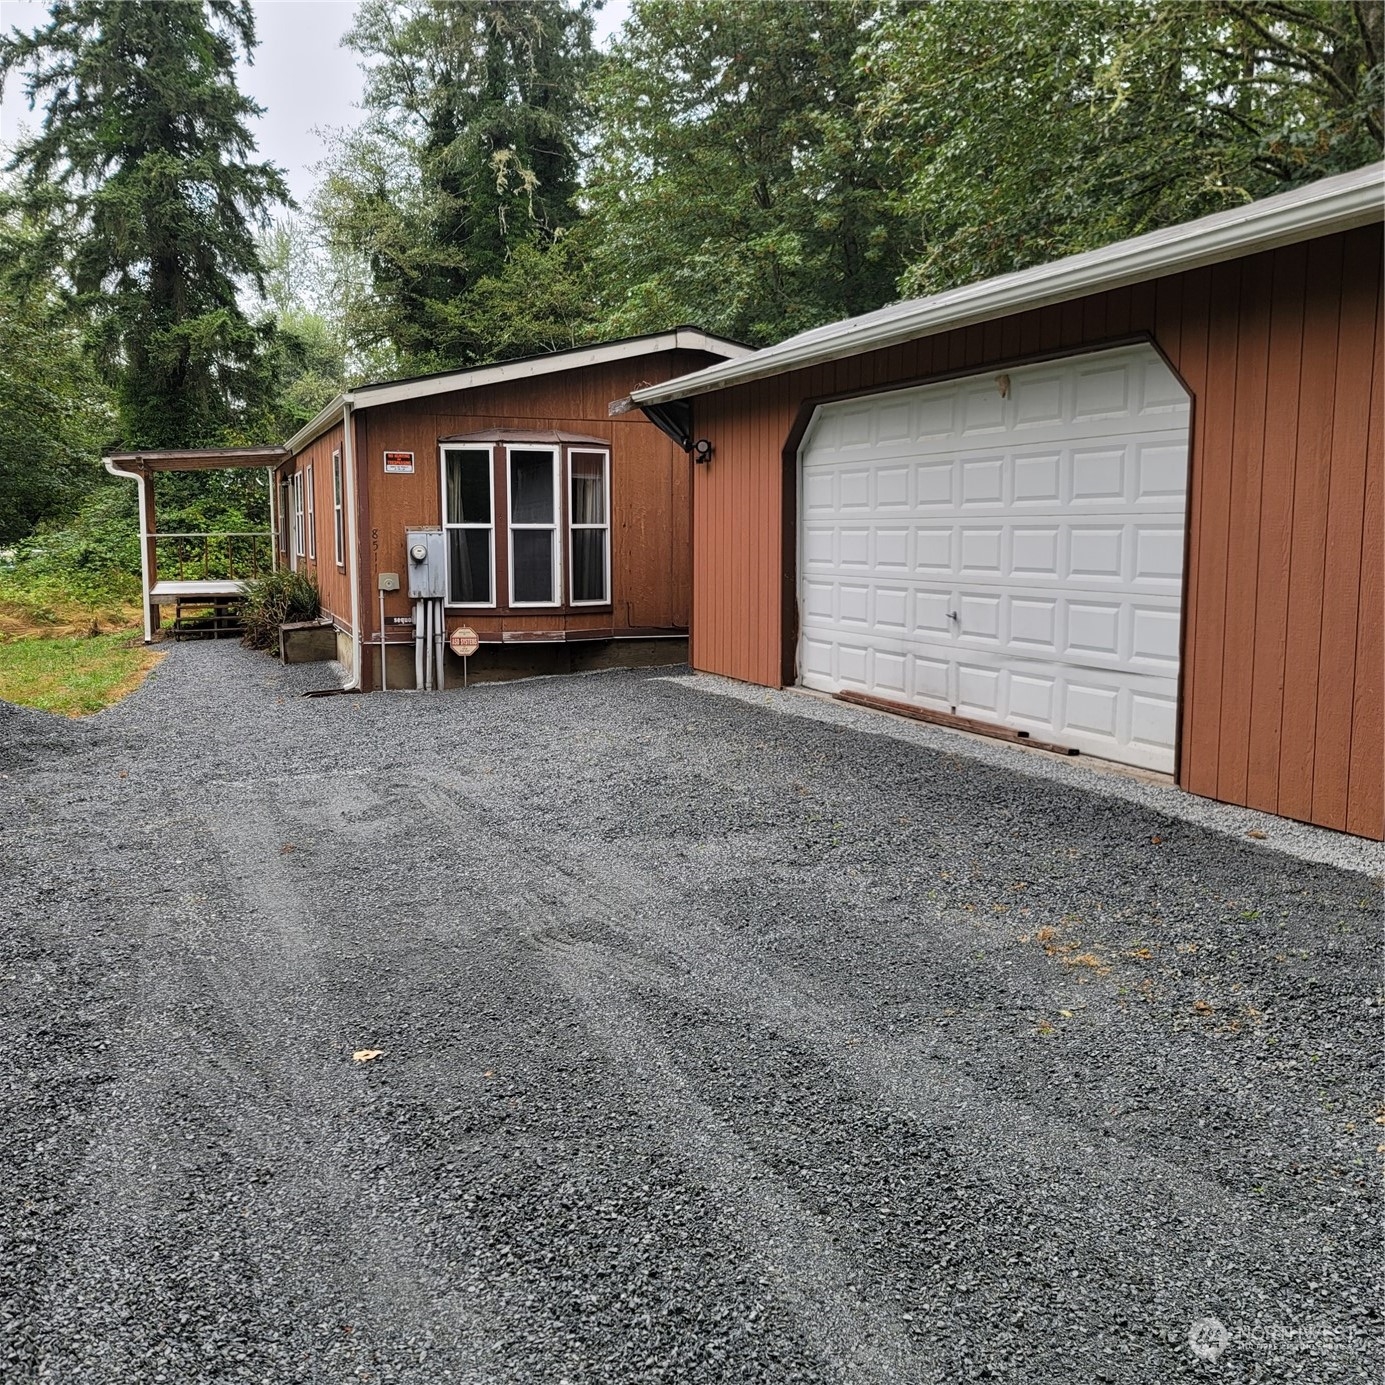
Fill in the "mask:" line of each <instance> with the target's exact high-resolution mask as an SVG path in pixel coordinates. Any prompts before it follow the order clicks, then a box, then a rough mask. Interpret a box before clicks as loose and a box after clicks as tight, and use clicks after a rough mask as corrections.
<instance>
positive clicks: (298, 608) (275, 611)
mask: <svg viewBox="0 0 1385 1385" xmlns="http://www.w3.org/2000/svg"><path fill="white" fill-rule="evenodd" d="M321 614H322V601H321V598H320V597H319V595H318V590H317V582H316V580H315V579H314V578H313V577H312V576H311V574H309V573H307V572H290V571H289V570H288V569H287V568H283V569H280V570H279V571H278V572H270V573H266V574H265V576H263V577H257V578H256V579H255V580H254V581H253V582H248V583H246V597H245V601H244V602H243V603H242V605H241V622H242V624H243V625H244V626H245V633H244V634H243V635H242V636H241V643H242V644H246V645H249V647H250V648H251V649H270V650H274V651H275V652H276V653H277V651H278V649H279V627H280V626H281V625H288V624H290V623H292V622H293V621H299V620H316V619H317V618H318V616H320V615H321Z"/></svg>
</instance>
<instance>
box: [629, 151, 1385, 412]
mask: <svg viewBox="0 0 1385 1385" xmlns="http://www.w3.org/2000/svg"><path fill="white" fill-rule="evenodd" d="M1382 171H1385V164H1376V165H1372V166H1371V168H1370V169H1366V170H1360V171H1359V172H1358V173H1357V174H1355V175H1351V174H1348V175H1342V176H1341V177H1340V178H1338V179H1330V180H1324V181H1325V182H1331V183H1335V184H1337V186H1336V187H1333V188H1331V189H1328V190H1326V191H1325V192H1324V193H1323V194H1322V195H1320V196H1318V197H1316V198H1315V197H1313V196H1311V193H1312V191H1313V189H1314V188H1315V187H1319V186H1320V185H1317V184H1314V185H1310V187H1309V188H1307V189H1299V190H1297V191H1295V192H1292V193H1284V194H1280V195H1279V196H1277V197H1272V198H1266V199H1264V200H1262V201H1260V202H1251V203H1248V204H1247V205H1246V206H1244V207H1239V208H1235V209H1234V210H1232V211H1229V212H1217V213H1215V214H1214V215H1213V216H1210V217H1203V218H1202V219H1200V220H1198V221H1190V222H1187V223H1185V224H1184V225H1182V226H1177V227H1170V228H1165V229H1164V230H1162V231H1155V232H1151V233H1149V234H1148V235H1145V236H1137V237H1135V238H1133V239H1131V240H1125V241H1117V242H1116V243H1115V244H1113V245H1109V246H1105V247H1103V248H1101V249H1099V250H1094V251H1087V252H1084V253H1082V254H1079V255H1073V256H1069V257H1068V258H1066V259H1062V260H1055V261H1052V262H1051V263H1049V264H1045V265H1038V266H1036V267H1035V268H1033V269H1026V270H1019V271H1016V272H1015V273H1013V274H1005V275H1001V276H1000V277H998V278H995V279H986V280H983V281H981V282H980V283H975V284H967V285H965V286H963V287H962V288H958V289H951V290H949V291H948V292H946V293H941V294H937V295H935V296H934V297H932V298H921V299H918V300H917V301H916V303H915V304H912V305H910V304H902V305H900V309H899V311H898V312H896V313H892V314H890V315H888V316H887V317H885V318H884V319H883V320H881V321H878V322H872V321H869V320H865V321H858V322H852V321H851V320H847V321H846V322H843V323H841V324H840V328H841V330H840V331H838V332H835V333H831V334H829V335H826V336H823V337H821V338H817V337H814V338H813V339H812V340H809V341H805V342H804V343H803V344H802V346H801V347H799V348H797V349H794V348H793V347H792V344H791V342H790V343H786V344H785V346H786V349H785V350H783V351H779V350H777V349H776V348H775V347H769V348H766V349H765V350H764V351H761V352H759V353H758V354H757V355H756V356H755V357H753V358H751V359H750V360H746V361H731V362H728V363H725V364H721V365H715V366H708V367H707V368H706V369H705V370H700V371H696V372H695V373H693V374H691V375H685V376H682V377H681V378H680V379H677V380H670V381H668V382H666V383H664V384H659V385H651V386H648V387H647V388H645V389H639V390H634V391H633V392H632V393H631V396H630V398H631V401H632V402H633V403H634V404H636V405H638V406H644V405H646V404H662V403H667V402H669V401H670V400H675V399H690V398H692V397H694V396H696V395H700V394H709V393H711V392H712V391H714V390H721V389H728V388H730V387H731V386H734V385H743V384H749V383H752V382H754V381H756V380H764V379H769V378H771V377H773V376H775V375H783V374H786V373H787V372H789V371H792V370H800V369H803V368H805V367H809V366H814V365H822V364H825V363H827V362H829V361H836V360H841V359H843V358H845V357H850V356H857V355H861V354H863V353H864V352H867V351H879V350H883V349H886V348H888V347H891V346H899V345H901V344H903V343H904V342H909V341H917V340H918V339H919V338H921V337H927V336H934V335H937V334H938V333H940V332H950V331H953V330H955V329H957V328H962V327H974V326H976V325H977V324H979V323H983V322H988V321H991V320H992V319H994V318H997V317H1002V316H1009V315H1010V314H1012V313H1018V312H1025V311H1030V310H1033V309H1036V308H1047V307H1052V306H1053V305H1054V304H1058V303H1065V302H1068V301H1070V300H1071V299H1073V298H1079V297H1084V296H1086V295H1088V294H1092V293H1101V292H1105V291H1108V290H1111V289H1119V288H1128V287H1129V286H1130V285H1132V284H1137V283H1142V282H1144V281H1146V280H1149V279H1153V278H1162V277H1164V276H1166V275H1170V274H1183V273H1187V272H1189V271H1190V270H1195V269H1204V268H1206V267H1208V266H1209V265H1214V264H1221V263H1223V262H1225V261H1227V260H1233V259H1240V258H1242V257H1244V256H1247V255H1255V254H1259V253H1261V252H1263V251H1267V250H1276V249H1279V248H1280V247H1281V246H1285V245H1293V244H1296V243H1298V242H1300V241H1304V240H1313V239H1317V238H1319V237H1321V236H1329V235H1334V234H1337V233H1340V232H1343V231H1351V230H1355V229H1356V228H1358V227H1360V226H1367V225H1370V224H1371V223H1372V222H1376V221H1380V220H1381V219H1382V215H1385V202H1383V201H1382V192H1383V191H1385V177H1383V176H1382ZM911 307H912V309H913V310H912V311H910V309H911Z"/></svg>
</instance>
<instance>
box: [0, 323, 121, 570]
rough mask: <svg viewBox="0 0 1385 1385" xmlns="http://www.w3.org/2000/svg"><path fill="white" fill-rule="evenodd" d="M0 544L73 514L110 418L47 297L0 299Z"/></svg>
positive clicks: (75, 336) (89, 482)
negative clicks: (1, 424)
mask: <svg viewBox="0 0 1385 1385" xmlns="http://www.w3.org/2000/svg"><path fill="white" fill-rule="evenodd" d="M0 419H2V420H3V426H0V544H10V543H14V542H15V541H16V540H18V539H21V538H23V537H24V536H25V535H27V534H29V533H31V532H32V531H33V530H34V529H35V528H36V527H37V526H38V525H39V524H41V523H44V522H48V521H52V520H54V519H57V518H59V517H64V516H66V515H68V514H70V513H71V512H72V510H73V509H74V508H75V507H76V505H77V504H78V502H79V501H80V499H81V497H82V496H83V495H84V494H85V493H86V492H87V491H88V490H89V489H90V488H91V487H92V486H93V485H94V484H95V483H96V480H97V478H98V476H99V471H98V466H99V464H98V461H97V458H98V457H99V456H100V451H101V446H102V444H103V442H104V441H105V439H106V438H107V437H108V436H109V435H110V432H111V429H112V426H113V422H114V420H113V415H112V411H111V409H110V406H109V403H108V400H107V396H106V393H105V391H104V390H103V389H102V388H101V385H100V383H99V382H98V381H97V379H96V378H95V375H94V373H93V372H92V370H91V368H90V366H89V365H88V363H87V359H86V357H85V355H84V354H83V351H82V343H81V339H80V334H79V333H78V331H77V329H76V328H75V327H73V326H72V325H71V324H70V323H69V322H68V321H67V320H66V319H65V317H64V315H63V314H62V313H60V312H59V311H57V310H56V309H55V307H54V305H53V304H52V302H51V300H50V299H48V298H47V297H46V296H40V297H18V296H16V295H7V296H5V297H0Z"/></svg>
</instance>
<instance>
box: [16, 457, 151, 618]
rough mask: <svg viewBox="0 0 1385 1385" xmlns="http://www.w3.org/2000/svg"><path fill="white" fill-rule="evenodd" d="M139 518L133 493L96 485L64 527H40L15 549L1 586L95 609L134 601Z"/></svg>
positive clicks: (106, 482) (123, 485) (109, 483)
mask: <svg viewBox="0 0 1385 1385" xmlns="http://www.w3.org/2000/svg"><path fill="white" fill-rule="evenodd" d="M139 571H140V560H139V516H138V513H137V510H136V502H135V488H134V486H133V485H131V484H129V483H128V482H122V481H113V480H111V479H110V478H109V477H107V478H105V479H103V480H102V481H100V482H97V483H96V484H95V485H93V487H92V488H91V490H90V491H89V492H88V493H87V494H86V496H85V497H84V498H83V500H82V503H81V505H80V507H79V508H78V510H77V513H76V514H75V515H74V516H73V517H72V518H70V519H69V520H68V521H67V522H66V523H63V524H51V525H47V526H41V527H40V528H39V529H38V530H37V531H36V532H35V533H34V534H33V535H31V536H30V537H29V538H27V539H25V540H24V541H23V542H22V543H20V544H19V545H17V547H16V550H15V557H14V561H13V563H12V564H11V565H10V566H9V568H8V570H7V572H6V581H7V584H8V586H9V587H10V588H11V589H12V590H11V591H10V593H9V595H10V597H11V599H14V598H15V597H16V594H17V592H20V591H24V590H31V591H34V592H36V593H41V594H43V595H42V598H41V599H43V600H47V599H49V598H50V597H52V596H55V595H57V596H60V597H61V598H63V599H71V600H77V601H82V602H86V603H88V604H93V605H94V604H100V603H101V602H104V601H120V600H126V599H129V598H131V597H135V598H137V597H138V596H139V590H140V583H139Z"/></svg>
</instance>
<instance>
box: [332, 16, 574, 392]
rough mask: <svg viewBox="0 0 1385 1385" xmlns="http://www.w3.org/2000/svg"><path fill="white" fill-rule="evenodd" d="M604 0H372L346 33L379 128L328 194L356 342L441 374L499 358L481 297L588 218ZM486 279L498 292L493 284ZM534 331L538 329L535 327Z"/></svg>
mask: <svg viewBox="0 0 1385 1385" xmlns="http://www.w3.org/2000/svg"><path fill="white" fill-rule="evenodd" d="M589 10H590V6H589V4H588V0H579V3H577V4H573V5H569V4H565V3H562V0H366V2H365V3H364V4H362V5H361V7H360V9H359V11H358V12H357V17H356V23H355V25H354V27H353V28H352V30H351V32H350V33H349V34H348V35H347V39H346V42H347V43H348V44H349V45H350V46H351V47H353V48H354V49H355V50H356V51H357V52H359V53H360V54H361V55H362V56H363V58H364V59H365V66H366V71H367V89H366V99H365V104H366V107H367V110H368V111H369V112H370V115H371V118H370V120H369V121H368V123H367V124H366V126H365V127H364V128H363V129H362V130H360V131H358V132H356V133H355V134H353V135H351V136H349V137H347V138H345V139H343V140H341V141H340V142H339V144H338V147H337V149H336V150H335V152H334V157H333V161H332V169H331V172H330V173H329V176H328V178H327V180H326V182H325V185H324V187H323V190H322V195H321V197H320V198H319V208H318V210H319V213H320V215H321V217H322V218H323V221H324V223H325V225H326V227H327V229H328V234H329V239H330V242H331V244H332V247H333V248H334V250H336V252H337V253H338V254H347V255H354V256H358V257H359V258H360V260H361V261H363V262H364V264H365V266H366V268H367V271H368V273H367V275H366V276H365V278H364V281H363V282H358V283H356V284H355V285H353V287H354V288H355V289H356V292H355V295H354V296H353V298H352V299H351V304H350V313H349V320H350V323H351V345H352V347H353V348H354V349H356V350H358V351H365V352H376V351H378V350H379V349H380V348H381V347H382V346H386V345H387V346H389V347H390V348H392V350H393V352H394V353H395V354H396V357H397V359H398V363H399V366H400V368H402V369H404V370H409V371H426V370H431V369H442V368H449V367H455V366H458V365H465V364H469V363H472V362H475V361H479V360H485V359H490V358H491V357H492V356H493V355H494V343H493V341H492V340H491V339H490V338H489V337H488V336H487V335H485V332H486V330H487V322H488V321H489V316H490V314H489V310H488V309H484V308H483V309H482V310H481V316H480V319H479V320H478V319H477V318H476V317H475V316H474V315H473V313H472V311H471V309H470V307H469V305H468V301H467V300H468V298H469V296H470V295H471V294H472V293H473V292H475V291H476V290H477V286H478V285H483V284H485V285H494V284H497V283H503V282H506V281H507V280H509V281H513V278H514V274H515V271H514V269H513V268H512V266H511V261H512V259H513V257H515V256H516V255H523V253H524V252H525V251H526V250H528V249H534V250H537V251H543V250H546V249H547V248H549V247H551V246H552V244H553V242H554V240H555V239H556V237H557V236H558V235H559V233H560V232H561V230H562V228H563V227H565V226H567V225H569V224H570V223H571V222H572V221H573V220H574V219H575V217H576V209H575V205H574V200H573V199H574V194H575V192H576V187H577V160H578V149H577V140H578V138H579V136H580V134H581V130H582V126H583V123H584V115H583V109H582V103H581V98H580V94H579V93H580V91H581V88H582V86H583V83H584V81H585V78H586V74H587V71H588V68H589V66H590V64H591V61H592V49H591V17H590V13H589ZM492 292H493V289H490V288H487V289H483V290H482V293H483V295H484V294H487V293H492ZM520 335H521V336H525V335H526V334H525V333H523V332H521V333H520Z"/></svg>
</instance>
